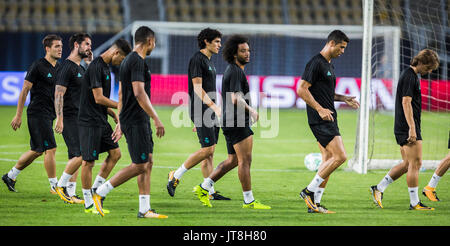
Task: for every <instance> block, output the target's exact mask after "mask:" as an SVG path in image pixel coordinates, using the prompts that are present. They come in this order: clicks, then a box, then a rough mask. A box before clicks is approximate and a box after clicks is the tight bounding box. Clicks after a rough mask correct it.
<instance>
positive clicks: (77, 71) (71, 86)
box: [56, 59, 85, 118]
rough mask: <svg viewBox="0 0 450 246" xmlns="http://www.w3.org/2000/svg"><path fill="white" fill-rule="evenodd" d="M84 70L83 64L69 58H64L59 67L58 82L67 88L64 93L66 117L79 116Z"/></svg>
mask: <svg viewBox="0 0 450 246" xmlns="http://www.w3.org/2000/svg"><path fill="white" fill-rule="evenodd" d="M84 71H85V70H84V68H83V67H82V66H79V65H77V64H76V63H75V62H73V61H71V60H69V59H66V60H64V61H63V62H62V63H61V65H60V66H59V67H58V76H57V80H56V84H57V85H61V86H64V87H66V88H67V89H66V93H65V94H64V108H63V113H64V118H78V110H79V108H80V92H81V84H82V82H83V75H84Z"/></svg>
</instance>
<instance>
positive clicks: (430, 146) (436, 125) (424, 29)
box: [349, 0, 450, 173]
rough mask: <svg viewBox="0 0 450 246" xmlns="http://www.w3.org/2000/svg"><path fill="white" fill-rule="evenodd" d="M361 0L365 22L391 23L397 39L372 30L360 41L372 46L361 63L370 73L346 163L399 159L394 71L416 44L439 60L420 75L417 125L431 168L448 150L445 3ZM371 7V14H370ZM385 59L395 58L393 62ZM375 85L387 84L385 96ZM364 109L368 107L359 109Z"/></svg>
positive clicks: (358, 167) (378, 165) (364, 165)
mask: <svg viewBox="0 0 450 246" xmlns="http://www.w3.org/2000/svg"><path fill="white" fill-rule="evenodd" d="M363 2H364V3H363V9H364V10H363V11H364V13H367V14H369V16H368V17H367V19H364V22H365V23H369V22H372V23H373V24H372V27H373V28H374V30H375V29H376V28H384V27H385V26H396V27H398V30H399V32H400V33H399V35H398V36H399V39H398V40H389V39H386V37H379V36H378V37H376V36H374V35H372V36H371V38H370V40H367V42H366V41H365V44H366V45H370V48H371V49H370V52H367V53H368V54H367V55H368V56H369V57H370V59H368V60H369V62H370V63H369V64H368V66H367V67H366V72H368V73H370V74H371V76H370V79H369V80H368V81H369V82H368V83H367V88H366V90H367V91H361V95H363V94H364V93H365V92H367V94H366V95H367V100H366V103H367V104H361V110H360V115H359V118H358V134H357V137H356V144H355V152H354V155H353V159H352V160H350V161H349V166H350V167H352V168H353V170H355V171H356V172H358V173H366V172H367V170H370V169H388V168H391V167H392V166H394V165H396V164H398V163H399V161H400V160H401V154H400V148H399V146H398V145H397V143H396V141H395V137H394V133H393V127H394V114H393V112H394V105H395V94H396V85H397V82H398V77H399V74H400V72H401V71H403V70H404V69H406V68H408V67H409V64H410V61H411V59H412V58H413V57H414V56H415V55H417V53H418V52H419V51H420V50H422V49H425V48H429V49H432V50H435V51H436V52H437V53H438V54H439V57H440V66H439V68H438V69H437V70H436V71H433V73H432V74H431V75H429V76H422V77H420V81H421V94H422V123H421V131H422V137H423V152H422V154H423V167H424V168H427V169H433V168H435V167H436V166H437V165H438V163H439V160H441V159H442V158H444V157H445V155H446V154H447V153H448V148H447V145H448V138H449V130H450V112H449V111H450V81H448V72H449V65H448V63H449V61H450V60H449V47H450V46H449V45H450V43H449V41H450V28H449V22H448V17H449V16H450V15H449V13H450V12H449V7H450V6H449V3H448V1H445V0H423V1H412V0H409V1H408V0H405V1H400V0H394V1H388V0H370V1H369V0H366V1H363ZM371 4H373V5H371ZM371 8H372V9H371ZM371 10H373V15H372V16H373V18H370V14H371ZM366 11H367V12H366ZM388 40H389V41H388ZM391 41H392V42H391ZM363 60H364V58H363ZM390 62H394V63H397V64H395V66H392V64H391V63H390ZM363 73H364V69H363ZM380 88H383V89H387V90H389V94H385V95H387V96H386V97H385V98H381V97H379V90H380ZM365 107H366V108H365ZM365 109H367V112H364V111H365Z"/></svg>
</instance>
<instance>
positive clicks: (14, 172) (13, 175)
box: [8, 167, 21, 180]
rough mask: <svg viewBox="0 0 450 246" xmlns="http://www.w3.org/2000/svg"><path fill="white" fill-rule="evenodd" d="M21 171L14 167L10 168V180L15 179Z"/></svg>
mask: <svg viewBox="0 0 450 246" xmlns="http://www.w3.org/2000/svg"><path fill="white" fill-rule="evenodd" d="M20 172H21V171H20V170H19V169H17V168H15V167H13V168H11V170H10V171H9V172H8V177H9V178H10V179H12V180H16V178H17V176H18V175H19V173H20Z"/></svg>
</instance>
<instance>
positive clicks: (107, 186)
mask: <svg viewBox="0 0 450 246" xmlns="http://www.w3.org/2000/svg"><path fill="white" fill-rule="evenodd" d="M113 189H114V187H113V186H112V185H111V183H110V182H109V180H108V181H106V182H105V183H104V184H102V185H100V186H99V187H98V188H97V191H96V193H97V194H98V195H99V196H101V197H105V196H106V195H108V193H109V192H110V191H112V190H113Z"/></svg>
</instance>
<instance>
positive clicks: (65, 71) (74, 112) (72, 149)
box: [55, 33, 91, 204]
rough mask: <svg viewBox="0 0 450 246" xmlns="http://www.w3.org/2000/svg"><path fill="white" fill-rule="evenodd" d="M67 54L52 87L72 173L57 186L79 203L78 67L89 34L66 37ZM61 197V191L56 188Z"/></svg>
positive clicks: (57, 129) (58, 128)
mask: <svg viewBox="0 0 450 246" xmlns="http://www.w3.org/2000/svg"><path fill="white" fill-rule="evenodd" d="M69 45H70V54H69V56H68V57H67V58H66V60H64V61H63V62H62V63H61V66H59V68H58V71H57V73H58V78H57V80H56V87H55V111H56V124H55V132H56V133H58V134H61V133H62V135H63V138H64V142H65V143H66V145H67V153H68V159H69V160H68V162H67V165H66V168H65V170H64V172H65V173H70V174H72V176H71V178H70V182H68V183H67V181H66V180H65V179H60V180H59V182H58V187H60V188H61V187H67V194H68V195H69V197H70V201H71V203H77V204H82V203H83V202H84V201H83V200H82V199H80V198H79V197H78V196H77V195H76V194H75V191H76V180H77V176H78V172H77V171H78V169H79V167H80V166H81V161H82V160H81V151H80V140H79V136H78V110H79V107H80V92H81V84H82V82H83V75H84V71H85V70H84V68H83V67H82V66H80V62H81V60H82V59H83V58H86V57H88V55H89V53H90V52H91V36H90V35H89V34H87V33H76V34H74V35H72V36H71V37H70V39H69ZM57 192H58V193H59V195H60V196H61V194H60V192H59V191H57Z"/></svg>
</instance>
